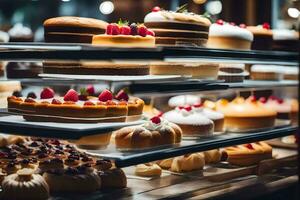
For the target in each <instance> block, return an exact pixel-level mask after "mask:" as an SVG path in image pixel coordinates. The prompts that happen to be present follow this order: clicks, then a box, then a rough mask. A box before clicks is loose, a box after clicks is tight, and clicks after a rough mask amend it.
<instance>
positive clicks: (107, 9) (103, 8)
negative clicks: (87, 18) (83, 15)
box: [99, 1, 115, 15]
mask: <svg viewBox="0 0 300 200" xmlns="http://www.w3.org/2000/svg"><path fill="white" fill-rule="evenodd" d="M114 9H115V6H114V4H113V3H112V2H111V1H104V2H102V3H101V4H100V6H99V10H100V12H101V13H102V14H104V15H109V14H111V13H112V12H113V11H114Z"/></svg>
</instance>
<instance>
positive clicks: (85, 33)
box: [44, 16, 107, 43]
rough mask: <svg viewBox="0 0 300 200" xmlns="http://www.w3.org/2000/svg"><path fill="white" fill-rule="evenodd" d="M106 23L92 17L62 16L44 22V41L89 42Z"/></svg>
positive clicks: (100, 32)
mask: <svg viewBox="0 0 300 200" xmlns="http://www.w3.org/2000/svg"><path fill="white" fill-rule="evenodd" d="M106 26H107V23H106V22H104V21H102V20H98V19H92V18H85V17H72V16H63V17H55V18H50V19H47V20H46V21H45V22H44V32H45V33H44V35H45V41H46V42H54V43H91V42H92V38H93V36H94V35H97V34H102V33H104V32H105V28H106Z"/></svg>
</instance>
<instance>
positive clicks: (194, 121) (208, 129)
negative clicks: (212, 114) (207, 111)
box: [163, 106, 214, 136]
mask: <svg viewBox="0 0 300 200" xmlns="http://www.w3.org/2000/svg"><path fill="white" fill-rule="evenodd" d="M163 117H164V118H165V119H166V120H168V121H170V122H173V123H176V124H177V125H178V126H179V127H180V128H181V129H182V133H183V135H184V136H209V135H211V134H212V133H213V131H214V123H213V121H212V120H210V119H209V118H208V117H206V116H205V115H203V114H201V113H197V112H194V111H193V108H192V106H184V107H181V106H180V107H177V108H175V109H174V110H171V111H169V112H166V113H164V114H163Z"/></svg>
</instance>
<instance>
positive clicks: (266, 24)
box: [262, 22, 271, 30]
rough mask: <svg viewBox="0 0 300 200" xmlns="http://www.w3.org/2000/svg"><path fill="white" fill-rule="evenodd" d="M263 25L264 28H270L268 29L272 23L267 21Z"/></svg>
mask: <svg viewBox="0 0 300 200" xmlns="http://www.w3.org/2000/svg"><path fill="white" fill-rule="evenodd" d="M262 27H263V28H264V29H268V30H269V29H270V28H271V26H270V24H269V23H267V22H265V23H263V25H262Z"/></svg>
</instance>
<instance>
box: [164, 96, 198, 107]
mask: <svg viewBox="0 0 300 200" xmlns="http://www.w3.org/2000/svg"><path fill="white" fill-rule="evenodd" d="M199 103H201V97H200V96H196V95H179V96H174V97H171V98H170V99H169V102H168V104H169V106H170V107H172V108H175V107H178V106H185V105H194V104H199Z"/></svg>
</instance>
